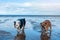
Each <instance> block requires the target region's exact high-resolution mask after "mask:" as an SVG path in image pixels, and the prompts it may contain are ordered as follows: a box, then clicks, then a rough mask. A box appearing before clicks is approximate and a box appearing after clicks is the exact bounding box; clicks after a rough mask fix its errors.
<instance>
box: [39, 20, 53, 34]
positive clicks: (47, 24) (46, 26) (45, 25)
mask: <svg viewBox="0 0 60 40" xmlns="http://www.w3.org/2000/svg"><path fill="white" fill-rule="evenodd" d="M40 25H41V29H42V30H41V31H43V30H45V32H46V33H47V32H48V29H49V28H50V31H52V27H51V22H50V21H49V20H45V21H43V22H41V23H40Z"/></svg>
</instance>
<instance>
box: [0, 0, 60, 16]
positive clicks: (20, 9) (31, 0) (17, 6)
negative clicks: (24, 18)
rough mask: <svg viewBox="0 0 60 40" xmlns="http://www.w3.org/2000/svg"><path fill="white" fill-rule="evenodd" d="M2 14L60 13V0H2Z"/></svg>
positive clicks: (0, 3)
mask: <svg viewBox="0 0 60 40" xmlns="http://www.w3.org/2000/svg"><path fill="white" fill-rule="evenodd" d="M0 15H60V0H0Z"/></svg>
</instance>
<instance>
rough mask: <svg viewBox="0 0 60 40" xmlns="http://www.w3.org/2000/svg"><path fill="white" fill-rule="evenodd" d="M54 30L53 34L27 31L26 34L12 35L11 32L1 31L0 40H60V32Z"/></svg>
mask: <svg viewBox="0 0 60 40" xmlns="http://www.w3.org/2000/svg"><path fill="white" fill-rule="evenodd" d="M55 30H56V29H54V30H53V31H52V32H51V33H50V32H48V33H41V32H38V31H35V30H29V29H25V32H24V33H21V34H16V35H14V36H13V35H12V34H11V33H10V32H6V31H2V30H0V40H60V35H59V34H60V32H59V31H55Z"/></svg>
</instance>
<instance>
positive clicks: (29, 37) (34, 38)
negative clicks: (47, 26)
mask: <svg viewBox="0 0 60 40" xmlns="http://www.w3.org/2000/svg"><path fill="white" fill-rule="evenodd" d="M20 18H25V19H26V25H25V29H24V31H25V32H24V33H22V34H17V30H16V29H15V28H14V25H13V24H14V23H13V22H14V21H15V20H17V19H20ZM44 20H50V21H51V23H52V32H51V35H50V34H49V33H48V34H42V33H41V30H40V25H39V23H40V22H42V21H44ZM59 24H60V17H0V40H60V38H59V37H60V35H59V34H60V31H59V30H60V27H59Z"/></svg>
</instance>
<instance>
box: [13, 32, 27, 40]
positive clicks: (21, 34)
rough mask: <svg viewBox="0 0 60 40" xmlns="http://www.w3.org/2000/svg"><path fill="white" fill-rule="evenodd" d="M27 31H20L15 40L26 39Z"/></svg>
mask: <svg viewBox="0 0 60 40" xmlns="http://www.w3.org/2000/svg"><path fill="white" fill-rule="evenodd" d="M25 37H26V36H25V33H24V32H22V33H19V34H17V35H16V36H15V39H14V40H25Z"/></svg>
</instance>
